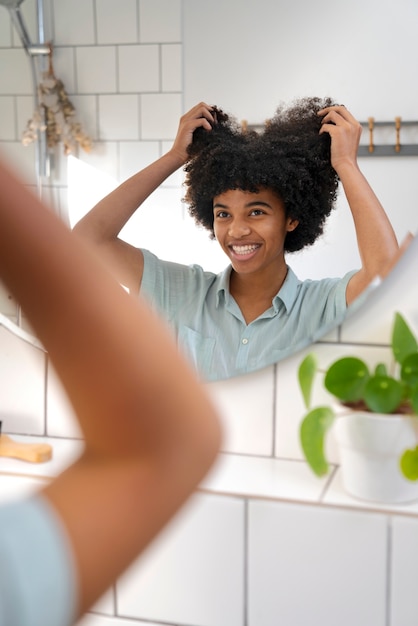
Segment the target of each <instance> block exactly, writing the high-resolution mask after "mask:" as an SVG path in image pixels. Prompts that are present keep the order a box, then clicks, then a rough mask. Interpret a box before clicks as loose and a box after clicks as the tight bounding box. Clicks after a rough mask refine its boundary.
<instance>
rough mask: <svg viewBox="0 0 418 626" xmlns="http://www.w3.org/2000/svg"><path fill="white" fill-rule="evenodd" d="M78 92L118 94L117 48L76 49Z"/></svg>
mask: <svg viewBox="0 0 418 626" xmlns="http://www.w3.org/2000/svg"><path fill="white" fill-rule="evenodd" d="M76 68H77V69H76V71H77V91H78V93H79V94H83V93H85V94H94V93H99V94H103V93H114V92H116V48H115V47H114V46H96V47H79V48H76Z"/></svg>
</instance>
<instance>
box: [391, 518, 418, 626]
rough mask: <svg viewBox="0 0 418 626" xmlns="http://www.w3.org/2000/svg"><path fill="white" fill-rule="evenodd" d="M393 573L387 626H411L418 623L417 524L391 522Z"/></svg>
mask: <svg viewBox="0 0 418 626" xmlns="http://www.w3.org/2000/svg"><path fill="white" fill-rule="evenodd" d="M391 540H392V563H391V565H392V569H391V581H390V590H391V597H390V626H413V625H415V624H416V622H417V614H418V597H417V593H416V586H415V580H414V579H415V575H414V572H415V571H416V559H417V554H418V520H417V519H413V518H402V517H394V518H393V519H392V537H391Z"/></svg>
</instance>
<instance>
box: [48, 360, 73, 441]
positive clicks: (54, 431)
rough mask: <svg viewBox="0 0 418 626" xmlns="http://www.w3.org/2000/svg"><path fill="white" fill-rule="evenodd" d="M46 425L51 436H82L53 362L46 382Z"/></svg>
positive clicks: (49, 365) (49, 366)
mask: <svg viewBox="0 0 418 626" xmlns="http://www.w3.org/2000/svg"><path fill="white" fill-rule="evenodd" d="M46 425H47V426H46V429H47V434H48V436H49V437H70V438H77V437H78V438H81V436H82V433H81V430H80V427H79V425H78V421H77V417H76V415H75V413H74V409H73V407H72V406H71V404H70V401H69V400H68V396H67V394H66V392H65V390H64V388H63V386H62V384H61V381H60V380H59V378H58V376H57V374H56V372H55V370H54V368H53V366H52V363H51V362H49V364H48V375H47V383H46Z"/></svg>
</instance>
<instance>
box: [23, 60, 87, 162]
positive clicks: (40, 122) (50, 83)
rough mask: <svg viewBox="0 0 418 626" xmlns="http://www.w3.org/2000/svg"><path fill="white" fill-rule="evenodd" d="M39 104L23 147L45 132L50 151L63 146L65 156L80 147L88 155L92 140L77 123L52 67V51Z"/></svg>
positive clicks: (28, 124) (29, 125)
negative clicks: (59, 145) (57, 146)
mask: <svg viewBox="0 0 418 626" xmlns="http://www.w3.org/2000/svg"><path fill="white" fill-rule="evenodd" d="M38 97H39V104H38V106H37V108H36V110H35V112H34V114H33V116H32V118H31V119H30V120H29V121H28V123H27V125H26V128H25V130H24V131H23V135H22V143H23V145H24V146H27V145H28V144H30V143H32V142H33V141H36V139H37V137H38V132H39V131H41V132H44V131H45V132H46V140H47V145H48V148H53V147H55V146H56V145H58V143H60V142H62V143H63V146H64V154H66V155H67V154H70V153H71V152H73V151H74V150H75V148H76V146H77V144H78V145H79V146H80V147H81V148H82V149H83V150H84V151H85V152H89V151H90V150H91V147H92V140H91V139H90V137H88V135H86V134H85V133H84V131H83V129H82V127H81V124H80V123H79V122H78V121H77V120H76V117H75V108H74V106H73V104H72V103H71V101H70V99H69V97H68V94H67V92H66V91H65V87H64V84H63V83H62V81H61V80H59V79H58V78H56V76H55V75H54V71H53V67H52V48H50V54H49V69H48V72H45V73H44V74H43V77H42V80H41V82H40V84H39V86H38Z"/></svg>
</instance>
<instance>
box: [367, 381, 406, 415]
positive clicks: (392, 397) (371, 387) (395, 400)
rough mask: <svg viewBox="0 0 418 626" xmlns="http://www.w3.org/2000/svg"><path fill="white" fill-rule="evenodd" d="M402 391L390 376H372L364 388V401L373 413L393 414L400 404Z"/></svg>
mask: <svg viewBox="0 0 418 626" xmlns="http://www.w3.org/2000/svg"><path fill="white" fill-rule="evenodd" d="M403 389H404V388H403V385H402V383H400V382H399V381H397V380H395V379H394V378H391V377H390V376H373V377H372V378H369V380H368V381H367V384H366V386H365V388H364V401H365V402H366V404H367V406H368V408H369V409H370V410H371V411H373V412H374V413H393V412H394V411H395V410H396V409H397V408H398V407H399V405H400V404H401V401H402V398H403Z"/></svg>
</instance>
